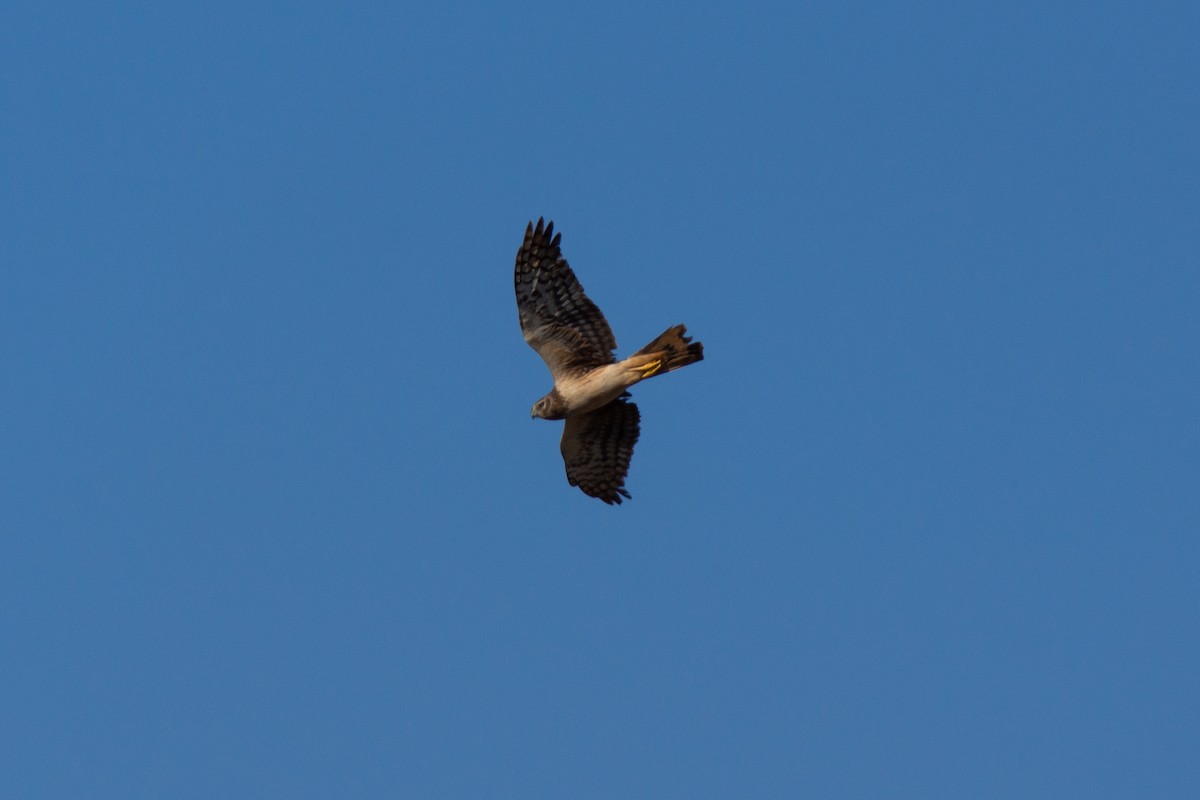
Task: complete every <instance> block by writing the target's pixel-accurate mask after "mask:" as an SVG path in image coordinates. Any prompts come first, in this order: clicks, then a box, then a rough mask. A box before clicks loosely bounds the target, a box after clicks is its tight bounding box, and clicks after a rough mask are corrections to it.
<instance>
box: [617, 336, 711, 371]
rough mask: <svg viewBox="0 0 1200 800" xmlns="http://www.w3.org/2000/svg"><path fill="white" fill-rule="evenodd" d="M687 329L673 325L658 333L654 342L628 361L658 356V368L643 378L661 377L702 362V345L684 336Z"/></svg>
mask: <svg viewBox="0 0 1200 800" xmlns="http://www.w3.org/2000/svg"><path fill="white" fill-rule="evenodd" d="M686 333H687V328H686V327H685V326H683V325H674V326H672V327H670V328H667V329H666V330H665V331H663V332H662V333H660V334H659V335H658V336H657V337H656V338H655V339H654V341H652V342H651V343H650V344H648V345H646V346H645V347H643V348H642V349H641V350H638V351H637V352H636V353H634V354H633V355H632V356H630V359H631V360H632V359H633V358H636V357H637V356H658V357H660V358H661V362H660V366H659V367H658V368H657V369H655V370H653V371H652V372H650V374H649V375H646V376H645V377H647V378H649V377H651V376H653V375H661V374H662V373H664V372H670V371H671V370H676V369H679V368H680V367H686V366H687V365H688V364H694V363H696V362H697V361H703V360H704V345H703V344H702V343H700V342H693V341H692V337H690V336H687V335H685V334H686Z"/></svg>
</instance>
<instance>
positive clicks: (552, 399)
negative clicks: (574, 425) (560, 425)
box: [530, 392, 567, 419]
mask: <svg viewBox="0 0 1200 800" xmlns="http://www.w3.org/2000/svg"><path fill="white" fill-rule="evenodd" d="M530 416H531V417H533V418H534V419H539V418H540V419H564V418H565V417H566V416H567V407H566V404H565V403H563V401H562V398H561V397H559V396H558V395H557V394H556V393H555V392H551V393H550V394H548V395H546V396H545V397H543V398H542V399H541V400H538V401H537V402H536V403H534V404H533V410H532V411H531V412H530Z"/></svg>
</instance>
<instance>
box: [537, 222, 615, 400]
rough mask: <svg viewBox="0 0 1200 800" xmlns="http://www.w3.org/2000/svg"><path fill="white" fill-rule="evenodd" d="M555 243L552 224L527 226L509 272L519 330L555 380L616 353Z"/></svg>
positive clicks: (606, 360) (601, 320)
mask: <svg viewBox="0 0 1200 800" xmlns="http://www.w3.org/2000/svg"><path fill="white" fill-rule="evenodd" d="M561 239H562V234H561V233H560V234H557V235H555V233H554V223H553V222H551V223H550V224H548V225H544V224H543V220H542V219H540V218H539V219H538V221H537V227H534V225H533V223H532V222H531V223H529V226H528V227H527V228H526V229H525V241H523V242H522V243H521V249H520V250H518V251H517V266H516V270H515V273H514V283H515V285H516V289H517V313H518V314H519V315H520V318H521V332H522V333H523V334H524V335H525V341H526V342H528V343H529V346H530V347H532V348H533V349H534V350H536V351H537V353H538V355H540V356H541V357H542V360H544V361H545V362H546V366H548V367H549V368H550V374H551V375H553V376H554V380H555V381H556V382H557V381H558V379H559V377H560V376H565V375H571V374H574V373H578V372H581V371H586V370H590V369H594V368H596V367H598V366H602V365H604V364H611V363H613V362H614V361H615V360H616V359H615V358H614V356H613V351H614V350H616V349H617V340H616V339H615V338H613V333H612V329H611V328H610V327H608V321H607V320H606V319H604V315H603V314H601V313H600V309H598V308H596V304H595V303H593V302H592V301H591V300H590V299H588V296H587V295H586V294H584V293H583V287H582V286H580V285H579V280H578V279H577V278H576V277H575V273H574V272H572V271H571V267H570V266H568V265H567V260H566V259H565V258H563V255H562V251H561V250H560V249H559V244H558V243H559V241H560V240H561Z"/></svg>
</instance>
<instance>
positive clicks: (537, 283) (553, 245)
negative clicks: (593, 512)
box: [514, 219, 704, 505]
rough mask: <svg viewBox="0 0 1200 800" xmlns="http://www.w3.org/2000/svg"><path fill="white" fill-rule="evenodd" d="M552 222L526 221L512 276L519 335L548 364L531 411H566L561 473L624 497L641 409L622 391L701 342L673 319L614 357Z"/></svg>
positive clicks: (698, 348) (610, 496)
mask: <svg viewBox="0 0 1200 800" xmlns="http://www.w3.org/2000/svg"><path fill="white" fill-rule="evenodd" d="M561 239H562V234H561V233H560V234H555V233H554V223H553V222H551V223H550V224H548V225H547V224H544V222H543V220H542V219H539V220H538V221H537V226H536V227H535V226H534V224H533V223H532V222H530V223H529V226H528V227H527V228H526V229H525V240H524V241H523V242H522V243H521V249H520V250H518V251H517V266H516V270H515V276H514V282H515V284H516V289H517V312H518V315H519V316H520V319H521V332H522V333H523V334H524V335H525V341H526V342H528V343H529V346H530V347H532V348H533V349H534V350H536V351H537V354H538V355H539V356H541V357H542V360H544V361H545V362H546V366H548V367H549V368H550V374H551V376H553V378H554V388H553V389H551V390H550V393H549V394H547V395H546V396H545V397H543V398H542V399H541V400H538V401H537V402H536V403H534V405H533V416H534V417H535V418H536V417H541V418H542V419H565V420H566V423H565V424H564V425H563V435H562V443H561V444H560V446H559V449H560V450H561V451H562V457H563V462H564V463H565V464H566V467H567V481H568V482H569V483H570V484H571V485H572V486H578V487H579V488H580V489H582V490H583V492H584V494H587V495H590V496H592V497H596V498H599V499H601V500H603V501H604V502H606V503H608V504H610V505H611V504H613V503H620V502H621V498H622V497H629V492H627V491H626V490H625V476H626V474H628V472H629V459H630V458H632V457H633V446H634V444H635V443H636V442H637V440H638V432H639V422H640V420H641V417H640V415H639V413H638V407H637V406H636V405H634V404H633V403H631V402H629V399H628V398H629V396H630V395H629V392H628V391H626V390H627V389H628V388H629V387H630V386H633V385H634V384H635V383H638V382H640V381H644V380H646V379H647V378H652V377H654V376H655V375H662V374H664V373H667V372H670V371H672V370H676V369H679V368H680V367H686V366H687V365H688V364H692V363H695V362H696V361H700V360H701V359H703V358H704V345H702V344H701V343H700V342H693V341H692V340H691V338H690V337H688V336H686V335H685V334H686V333H687V328H685V327H684V326H683V325H673V326H672V327H670V328H667V329H666V330H665V331H663V332H662V334H660V335H659V336H658V337H657V338H656V339H655V340H654V341H652V342H650V344H648V345H646V346H645V347H643V348H642V349H641V350H638V351H637V352H636V353H634V354H633V355H632V356H630V357H629V358H627V359H625V360H624V361H617V359H616V356H615V355H614V354H613V351H614V350H616V348H617V341H616V339H614V338H613V332H612V329H611V328H609V326H608V321H607V320H605V319H604V315H603V314H601V313H600V309H599V308H597V307H596V304H595V303H593V302H592V301H591V300H590V299H588V296H587V295H585V294H584V293H583V287H582V286H580V285H579V280H578V279H577V278H576V277H575V273H574V272H572V271H571V268H570V266H568V265H567V260H566V259H565V258H563V255H562V251H561V250H560V249H559V242H560V240H561Z"/></svg>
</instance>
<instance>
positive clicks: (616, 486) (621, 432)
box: [559, 394, 641, 505]
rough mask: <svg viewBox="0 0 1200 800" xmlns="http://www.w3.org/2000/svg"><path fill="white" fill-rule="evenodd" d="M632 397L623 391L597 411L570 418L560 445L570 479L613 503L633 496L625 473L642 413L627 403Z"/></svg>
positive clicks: (594, 495)
mask: <svg viewBox="0 0 1200 800" xmlns="http://www.w3.org/2000/svg"><path fill="white" fill-rule="evenodd" d="M628 396H629V395H628V394H623V395H621V396H620V397H618V398H617V399H616V400H613V401H612V402H611V403H609V404H608V405H605V406H601V407H600V408H598V409H596V410H595V411H589V412H588V413H586V414H575V415H573V416H570V417H567V422H566V424H565V425H564V426H563V436H562V443H561V444H560V446H559V447H560V449H561V450H562V457H563V463H564V464H566V466H567V481H569V482H570V484H571V485H572V486H578V487H579V488H580V489H582V490H583V493H584V494H587V495H591V496H592V497H598V498H600V499H601V500H603V501H604V502H606V503H608V504H609V505H611V504H613V503H618V504H619V503H620V502H621V497H622V496H624V497H629V492H627V491H625V476H626V475H627V474H628V473H629V460H630V459H631V458H633V446H634V445H635V444H637V440H638V431H639V430H640V426H639V422H640V420H641V415H640V414H639V413H638V407H637V406H636V405H634V404H633V403H627V402H625V398H626V397H628Z"/></svg>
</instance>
